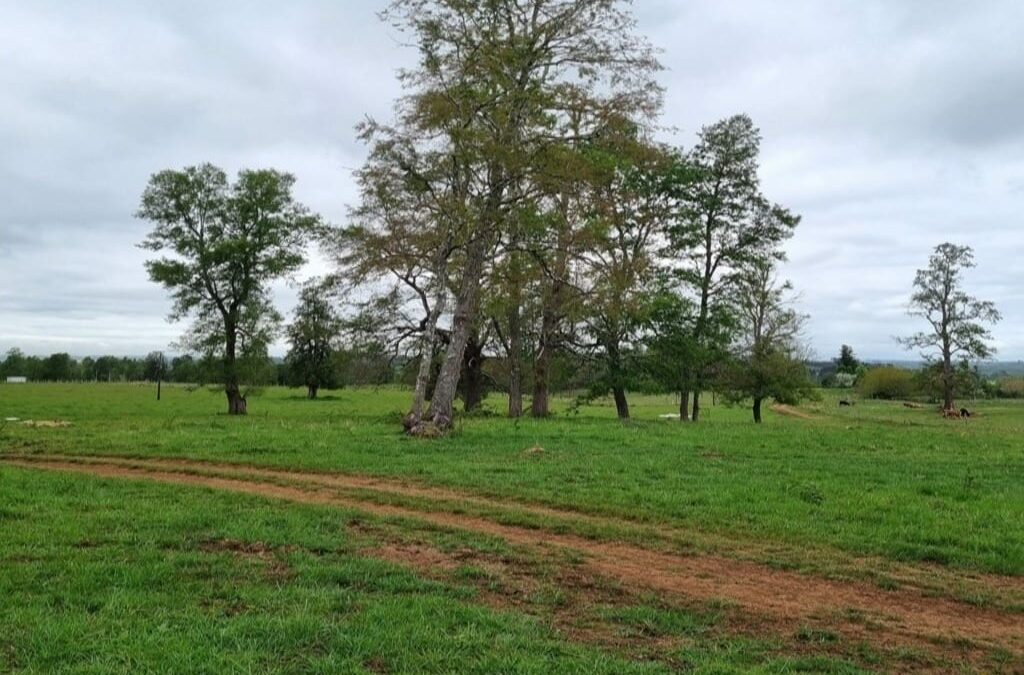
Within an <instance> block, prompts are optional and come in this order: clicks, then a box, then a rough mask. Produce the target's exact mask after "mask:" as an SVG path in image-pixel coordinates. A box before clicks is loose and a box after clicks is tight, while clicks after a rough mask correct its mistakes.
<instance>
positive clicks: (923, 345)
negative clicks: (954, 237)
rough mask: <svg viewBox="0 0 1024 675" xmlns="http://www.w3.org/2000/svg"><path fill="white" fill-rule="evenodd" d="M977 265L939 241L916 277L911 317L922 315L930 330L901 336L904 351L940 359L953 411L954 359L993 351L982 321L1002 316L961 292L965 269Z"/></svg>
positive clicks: (946, 403) (964, 249)
mask: <svg viewBox="0 0 1024 675" xmlns="http://www.w3.org/2000/svg"><path fill="white" fill-rule="evenodd" d="M974 266H975V263H974V251H972V250H971V248H970V247H968V246H957V245H955V244H950V243H945V244H940V245H939V246H937V247H936V248H935V251H934V253H932V256H931V258H930V259H929V261H928V267H927V268H926V269H923V270H918V272H917V276H916V278H915V279H914V294H913V296H911V298H910V310H909V313H910V315H911V316H918V317H921V318H923V319H925V320H926V321H927V322H928V324H929V326H930V329H929V330H927V331H923V332H920V333H917V334H915V335H912V336H910V337H908V338H903V339H902V340H900V342H901V343H902V344H903V345H905V346H906V347H907V349H920V350H922V356H924V358H925V359H927V360H928V361H929V363H934V362H936V361H937V362H938V365H939V366H940V367H941V373H940V381H941V383H942V390H943V396H942V398H943V409H944V410H955V409H956V390H957V373H956V367H955V365H954V362H955V361H956V360H963V361H967V362H969V361H970V360H971V359H987V358H989V357H991V356H992V355H993V354H995V349H993V348H992V347H991V346H990V345H989V344H988V343H989V341H990V340H991V339H992V335H991V333H989V331H988V329H987V328H986V327H985V324H993V323H996V322H998V321H999V320H1000V318H1001V317H1000V315H999V312H998V311H996V308H995V305H993V304H992V303H991V302H987V301H982V300H978V299H977V298H975V297H972V296H970V295H968V294H967V293H965V292H964V290H963V287H962V286H963V273H964V271H965V270H968V269H971V268H973V267H974Z"/></svg>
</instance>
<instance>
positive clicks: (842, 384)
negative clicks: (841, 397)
mask: <svg viewBox="0 0 1024 675" xmlns="http://www.w3.org/2000/svg"><path fill="white" fill-rule="evenodd" d="M856 383H857V376H856V375H855V374H853V373H836V374H835V375H833V376H832V382H831V384H830V385H829V386H831V387H833V388H835V389H851V388H852V387H853V385H855V384H856Z"/></svg>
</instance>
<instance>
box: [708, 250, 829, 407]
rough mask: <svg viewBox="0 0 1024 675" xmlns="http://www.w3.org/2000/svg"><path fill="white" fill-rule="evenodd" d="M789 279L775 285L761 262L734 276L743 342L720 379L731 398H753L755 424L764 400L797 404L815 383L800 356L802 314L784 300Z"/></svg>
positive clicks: (769, 266)
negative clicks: (737, 277)
mask: <svg viewBox="0 0 1024 675" xmlns="http://www.w3.org/2000/svg"><path fill="white" fill-rule="evenodd" d="M790 289H791V286H790V285H789V283H779V282H778V281H777V280H776V279H775V276H774V271H773V266H772V265H770V264H762V265H758V266H756V267H754V268H753V269H750V270H748V271H747V272H746V273H745V274H744V275H742V276H741V277H740V278H739V279H738V280H737V286H736V289H735V304H736V307H737V314H738V316H739V319H740V323H741V326H742V340H741V342H740V344H739V345H738V347H739V349H738V352H737V356H736V358H735V360H734V361H733V362H732V363H731V364H730V366H729V367H728V368H727V369H726V372H725V374H724V377H723V378H722V382H723V384H724V390H725V394H726V398H727V400H729V401H732V402H738V401H742V400H751V401H752V402H753V407H752V411H753V416H754V422H755V423H758V424H760V423H761V419H762V417H761V408H762V404H763V402H764V401H765V399H768V398H771V399H774V400H775V401H777V402H778V403H785V404H796V403H799V402H800V400H802V399H803V398H806V397H809V396H811V395H812V393H813V390H814V385H813V383H812V382H811V381H810V378H809V377H808V374H807V368H806V366H805V365H804V360H803V359H802V358H801V357H800V354H799V342H798V340H799V335H800V331H801V326H802V324H803V316H801V315H800V314H798V313H797V312H796V311H794V310H793V309H791V308H790V307H788V306H787V304H786V298H785V295H786V293H787V292H788V291H789V290H790Z"/></svg>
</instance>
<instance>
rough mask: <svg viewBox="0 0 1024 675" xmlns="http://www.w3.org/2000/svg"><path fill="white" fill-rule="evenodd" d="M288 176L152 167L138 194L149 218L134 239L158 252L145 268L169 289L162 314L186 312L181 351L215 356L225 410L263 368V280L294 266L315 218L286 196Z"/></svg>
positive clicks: (272, 320)
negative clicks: (188, 320) (168, 308)
mask: <svg viewBox="0 0 1024 675" xmlns="http://www.w3.org/2000/svg"><path fill="white" fill-rule="evenodd" d="M294 183H295V178H294V177H293V176H291V175H290V174H286V173H280V172H278V171H274V170H270V169H267V170H256V171H252V170H244V171H241V172H239V174H238V177H237V179H236V180H235V182H234V183H229V182H228V179H227V175H226V174H225V173H224V171H223V170H221V169H219V168H217V167H215V166H213V165H211V164H203V165H201V166H192V167H187V168H185V169H183V170H181V171H173V170H168V171H162V172H160V173H157V174H155V175H154V176H152V178H150V181H149V184H148V185H147V187H146V190H145V191H144V192H143V194H142V201H141V205H140V207H139V210H138V213H137V216H138V217H139V218H142V219H144V220H147V221H149V222H151V223H152V224H153V229H152V231H151V232H150V233H149V236H148V237H146V239H145V241H144V242H143V243H142V247H143V248H145V249H147V250H150V251H153V252H156V253H164V255H163V257H160V258H158V259H154V260H149V261H148V262H147V263H146V269H147V271H148V272H149V276H150V278H151V279H152V280H153V281H155V282H157V283H159V284H161V285H162V286H163V287H164V288H166V289H167V290H168V291H169V292H170V293H171V297H172V298H173V300H174V307H173V311H172V314H171V318H172V319H182V318H184V317H186V316H191V317H192V318H193V322H192V326H191V328H190V330H189V332H188V333H187V334H186V335H185V336H184V338H183V339H182V345H183V346H184V347H185V348H186V350H187V351H190V352H195V353H199V354H203V355H204V356H207V357H210V358H217V359H218V360H220V362H221V364H222V367H223V381H224V383H225V386H226V389H227V392H228V398H229V411H230V412H232V413H238V412H245V406H244V396H242V395H240V394H239V384H240V383H241V382H242V381H246V380H247V381H253V380H254V379H255V378H256V377H258V376H259V373H260V372H261V371H262V370H263V369H264V368H265V366H266V360H267V359H266V357H267V347H268V345H269V344H270V343H271V341H272V340H273V338H274V336H275V335H276V332H277V327H278V324H279V323H280V315H279V314H278V313H277V311H276V310H275V309H274V307H273V304H272V303H271V296H270V283H271V282H272V281H274V280H275V279H279V278H281V277H284V276H287V275H289V274H291V273H292V272H295V271H296V270H298V269H299V267H300V266H301V265H302V263H303V262H304V261H305V258H304V251H303V247H304V245H305V243H306V242H307V240H308V238H309V237H310V235H311V234H312V233H313V232H314V231H315V230H316V228H317V227H318V225H319V221H318V219H317V217H316V216H314V215H312V214H311V213H310V212H309V210H308V209H307V208H306V207H304V206H303V205H301V204H299V203H298V202H296V201H295V200H294V198H293V196H292V187H293V185H294ZM239 401H240V402H241V404H239Z"/></svg>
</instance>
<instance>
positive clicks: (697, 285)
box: [331, 0, 807, 433]
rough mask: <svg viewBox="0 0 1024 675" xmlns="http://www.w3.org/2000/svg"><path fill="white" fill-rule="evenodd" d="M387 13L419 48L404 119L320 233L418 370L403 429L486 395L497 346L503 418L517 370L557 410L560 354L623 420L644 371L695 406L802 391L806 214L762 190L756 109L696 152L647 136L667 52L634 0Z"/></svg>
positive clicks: (535, 407)
mask: <svg viewBox="0 0 1024 675" xmlns="http://www.w3.org/2000/svg"><path fill="white" fill-rule="evenodd" d="M386 16H387V18H388V19H389V20H391V21H392V22H393V24H394V25H395V26H396V28H397V29H399V30H400V31H403V32H405V33H406V34H409V35H410V36H411V37H412V39H413V40H414V41H415V42H416V43H417V44H418V45H419V46H420V52H421V56H422V58H421V59H420V62H419V64H418V66H417V67H416V68H414V69H412V70H409V71H407V72H405V73H403V75H402V80H403V83H404V84H405V86H406V90H407V93H406V95H405V96H404V97H403V98H402V99H401V100H400V101H398V103H397V106H396V108H397V113H396V116H395V119H394V120H393V121H392V122H391V123H390V124H382V123H378V122H376V121H369V122H367V123H366V124H365V125H363V127H362V137H363V138H364V140H365V141H366V142H367V143H368V145H369V148H370V152H369V159H368V161H367V163H366V164H365V166H364V167H363V168H362V169H361V170H360V171H359V172H358V180H359V184H360V187H361V193H362V198H361V202H360V204H359V206H358V207H357V208H356V209H355V210H354V212H353V214H352V215H353V218H352V224H351V225H350V226H348V227H345V228H342V229H341V230H340V231H337V232H334V233H332V235H331V244H332V247H333V251H334V253H335V258H336V260H337V262H338V265H339V268H340V269H339V273H338V275H337V277H338V278H339V279H343V280H344V282H345V284H346V288H347V289H349V290H354V289H358V290H357V292H356V293H354V294H355V295H363V296H365V295H366V294H368V293H370V294H372V297H370V299H369V300H368V301H367V302H365V303H364V304H363V306H362V307H361V312H360V314H361V317H362V323H363V324H364V325H365V326H367V327H372V330H373V331H374V332H375V333H377V334H379V335H386V336H387V343H388V345H389V347H390V348H391V349H393V350H395V351H396V352H399V353H403V354H406V355H407V356H409V357H410V358H414V359H417V360H418V362H419V364H420V366H419V368H418V376H417V378H416V383H415V387H414V396H413V400H412V402H411V405H410V411H409V415H408V417H407V419H406V427H407V428H408V429H409V430H410V431H411V432H413V433H420V432H433V430H437V429H440V430H442V431H443V430H444V429H447V428H448V427H450V425H451V423H452V416H453V412H454V403H455V400H456V397H457V396H458V395H459V394H460V393H461V395H462V398H463V399H464V403H465V406H466V408H468V409H472V408H473V407H475V406H476V405H478V404H479V401H480V399H481V397H482V391H481V389H482V386H483V382H484V378H483V377H482V372H483V370H482V364H483V362H484V361H485V360H486V359H487V358H488V357H489V356H498V357H499V358H500V359H501V360H502V361H503V362H504V363H505V364H506V366H507V367H506V368H505V371H506V377H507V381H506V382H504V383H502V388H503V389H505V390H506V391H507V392H508V394H509V409H508V414H509V415H510V416H512V417H517V416H520V415H523V414H525V413H526V405H525V403H526V398H527V391H526V389H525V387H524V384H525V382H526V381H527V380H529V381H530V382H531V384H532V391H531V393H532V396H530V397H529V398H530V410H529V412H530V414H532V415H533V416H535V417H544V416H546V415H547V414H548V412H549V403H548V400H549V394H550V391H551V369H552V364H553V363H554V361H555V359H557V358H558V357H559V356H560V355H561V354H566V353H568V354H571V355H572V356H573V358H574V359H576V360H578V361H580V362H586V363H588V364H591V365H592V368H591V372H592V373H593V374H594V380H593V382H592V389H593V393H594V394H605V393H610V394H611V395H612V396H613V398H614V400H615V404H616V409H617V411H618V414H619V416H620V417H621V418H628V417H629V402H628V398H627V394H628V391H630V390H631V389H635V388H636V387H637V386H639V382H641V381H646V382H650V381H652V380H653V381H656V382H657V383H658V384H659V385H660V386H661V387H662V388H663V389H665V390H668V391H674V392H677V393H679V394H680V399H681V401H682V403H681V406H680V416H681V417H682V418H683V419H690V420H696V419H697V418H698V417H699V414H700V397H701V392H703V391H707V390H708V389H709V388H711V387H715V388H719V389H721V390H722V391H723V392H724V391H728V392H730V393H731V394H733V395H734V398H737V399H738V398H742V397H750V398H753V399H755V400H756V401H760V400H761V399H763V398H767V397H775V398H782V399H791V398H795V397H798V396H799V394H800V391H801V390H802V389H803V388H805V386H806V382H807V378H806V375H805V374H803V370H802V368H801V367H799V359H798V356H799V355H798V346H799V345H798V341H797V339H796V338H797V336H798V333H799V324H800V320H801V317H800V316H799V315H798V314H796V313H795V312H793V311H792V310H790V309H788V308H787V306H786V297H785V296H786V293H787V292H788V290H789V287H788V285H787V284H785V283H781V282H780V281H778V279H777V277H776V274H775V267H776V265H777V263H778V262H779V261H781V260H782V259H783V255H782V249H781V245H782V243H783V242H784V241H785V240H786V238H788V237H789V236H790V235H791V234H792V232H793V229H794V228H795V227H796V225H797V223H798V221H799V218H798V217H796V216H795V215H793V214H792V213H790V212H789V211H788V210H787V209H785V208H783V207H782V206H779V205H777V204H774V203H772V202H771V201H770V200H769V199H768V198H766V197H765V195H764V194H763V193H762V190H761V187H760V181H759V178H758V157H759V151H760V134H759V132H758V130H757V128H756V127H755V126H754V124H753V122H752V121H751V120H750V118H748V117H747V116H744V115H738V116H735V117H732V118H729V119H726V120H723V121H721V122H718V123H716V124H713V125H710V126H708V127H706V128H704V129H703V130H702V131H701V133H700V136H699V139H698V142H697V143H696V145H695V146H694V147H693V148H691V149H688V150H684V149H679V148H673V147H668V146H665V145H663V144H660V143H658V142H656V141H655V140H654V139H653V138H652V135H653V124H654V121H655V119H656V116H657V114H658V111H659V107H660V102H661V101H660V99H661V91H660V89H659V87H658V85H657V84H656V82H655V79H654V77H655V74H656V72H657V70H658V69H659V65H658V63H657V61H656V59H655V58H654V55H653V52H652V50H651V48H650V46H649V45H648V43H647V42H646V40H644V39H643V38H642V37H640V36H637V35H636V34H635V33H634V32H633V28H634V21H633V18H632V16H631V15H630V13H629V11H628V8H627V3H624V2H614V1H608V0H602V1H597V0H531V1H530V2H526V3H524V2H521V1H519V2H517V1H515V0H491V1H489V2H483V3H464V2H452V1H447V0H435V1H431V2H423V1H412V0H398V1H397V2H394V3H393V4H392V6H391V8H390V10H389V11H388V12H387V14H386ZM739 363H742V364H743V365H742V366H740V365H737V364H739ZM797 373H800V374H801V376H800V377H797ZM428 403H429V405H428Z"/></svg>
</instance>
